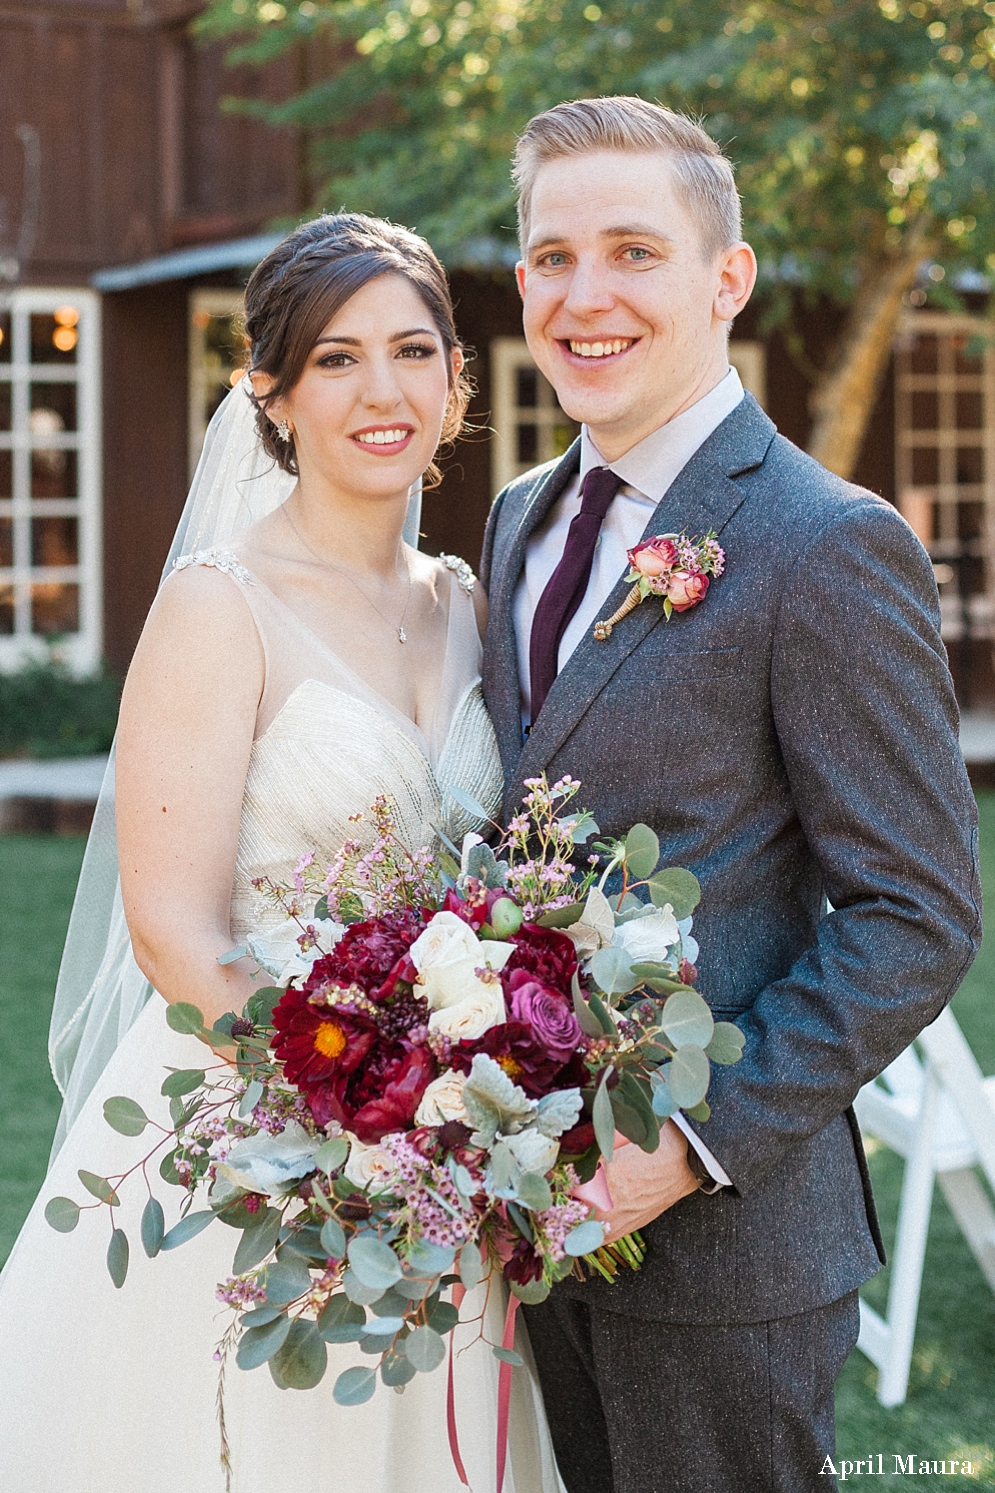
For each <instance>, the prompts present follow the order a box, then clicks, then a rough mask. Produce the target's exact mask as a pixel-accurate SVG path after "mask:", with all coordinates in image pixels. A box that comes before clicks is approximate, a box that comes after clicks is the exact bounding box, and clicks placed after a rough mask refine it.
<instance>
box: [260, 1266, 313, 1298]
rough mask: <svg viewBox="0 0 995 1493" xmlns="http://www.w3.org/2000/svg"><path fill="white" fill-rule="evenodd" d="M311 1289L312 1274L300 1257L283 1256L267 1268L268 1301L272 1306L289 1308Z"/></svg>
mask: <svg viewBox="0 0 995 1493" xmlns="http://www.w3.org/2000/svg"><path fill="white" fill-rule="evenodd" d="M310 1289H311V1272H310V1270H309V1269H308V1266H307V1261H306V1260H302V1259H301V1257H300V1255H293V1254H281V1257H280V1259H279V1260H277V1261H276V1262H275V1263H274V1264H272V1265H268V1266H267V1268H266V1300H267V1301H268V1302H269V1304H270V1306H287V1305H289V1303H290V1302H291V1301H296V1300H297V1298H298V1296H303V1295H304V1293H305V1291H310Z"/></svg>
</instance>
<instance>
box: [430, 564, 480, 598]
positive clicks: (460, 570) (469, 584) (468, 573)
mask: <svg viewBox="0 0 995 1493" xmlns="http://www.w3.org/2000/svg"><path fill="white" fill-rule="evenodd" d="M439 560H440V563H441V564H443V565H444V566H445V567H446V569H447V570H451V571H452V572H453V574H454V575H455V577H456V579H457V581H458V582H459V584H460V586H461V587H462V588H463V590H464V591H465V592H466V594H467V596H469V595H470V594H471V592H472V591H473V588H474V586H475V585H476V584H477V577H476V576H475V575H474V573H473V571H472V570H471V569H470V567H469V565H468V564H467V563H466V561H465V560H461V559H460V557H459V555H440V556H439Z"/></svg>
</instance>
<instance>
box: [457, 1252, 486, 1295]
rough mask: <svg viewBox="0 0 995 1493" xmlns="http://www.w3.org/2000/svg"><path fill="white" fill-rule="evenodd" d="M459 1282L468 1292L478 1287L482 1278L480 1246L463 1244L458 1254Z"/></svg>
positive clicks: (482, 1265) (482, 1267) (482, 1268)
mask: <svg viewBox="0 0 995 1493" xmlns="http://www.w3.org/2000/svg"><path fill="white" fill-rule="evenodd" d="M459 1274H460V1280H461V1281H462V1282H463V1284H464V1286H465V1287H466V1289H467V1290H468V1291H472V1290H473V1288H474V1286H479V1285H480V1282H481V1281H482V1280H483V1278H484V1263H483V1261H482V1260H481V1258H480V1246H479V1245H477V1244H464V1246H463V1248H462V1249H461V1250H460V1252H459Z"/></svg>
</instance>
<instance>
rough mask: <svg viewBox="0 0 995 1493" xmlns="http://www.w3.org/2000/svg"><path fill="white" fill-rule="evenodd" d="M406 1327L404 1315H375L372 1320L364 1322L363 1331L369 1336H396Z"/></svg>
mask: <svg viewBox="0 0 995 1493" xmlns="http://www.w3.org/2000/svg"><path fill="white" fill-rule="evenodd" d="M404 1327H405V1322H404V1318H403V1317H374V1318H373V1321H372V1322H366V1323H364V1325H363V1332H364V1333H365V1334H366V1335H367V1336H368V1337H389V1338H395V1337H396V1336H397V1334H398V1333H399V1332H403V1331H404Z"/></svg>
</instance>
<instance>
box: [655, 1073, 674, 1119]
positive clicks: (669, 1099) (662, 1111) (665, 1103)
mask: <svg viewBox="0 0 995 1493" xmlns="http://www.w3.org/2000/svg"><path fill="white" fill-rule="evenodd" d="M667 1066H668V1067H669V1066H670V1065H669V1064H668V1065H667ZM652 1084H653V1113H654V1114H655V1115H656V1117H657V1119H658V1120H669V1119H670V1116H671V1115H675V1114H676V1113H677V1111H678V1110H679V1109H680V1107H681V1106H680V1105H679V1104H678V1103H677V1101H676V1100H675V1099H674V1096H673V1094H672V1093H671V1092H670V1086H669V1084H668V1083H667V1079H666V1076H665V1075H664V1074H663V1073H661V1072H656V1073H654V1074H653V1078H652Z"/></svg>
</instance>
